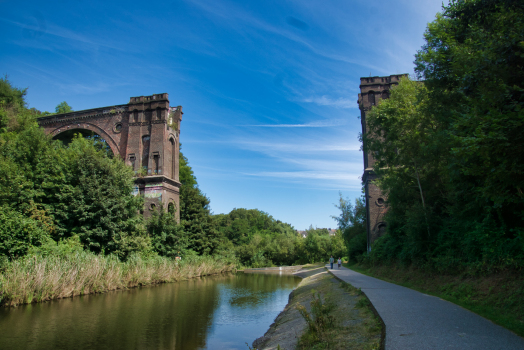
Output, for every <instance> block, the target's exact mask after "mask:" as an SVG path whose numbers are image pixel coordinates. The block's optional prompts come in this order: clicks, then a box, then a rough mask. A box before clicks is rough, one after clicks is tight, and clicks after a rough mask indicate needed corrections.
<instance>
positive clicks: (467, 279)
mask: <svg viewBox="0 0 524 350" xmlns="http://www.w3.org/2000/svg"><path fill="white" fill-rule="evenodd" d="M344 266H345V267H347V268H350V269H352V270H355V271H357V272H360V273H363V274H365V275H368V276H371V277H375V278H379V279H382V280H384V281H387V282H392V283H395V284H398V285H401V286H404V287H408V288H411V289H414V290H417V291H419V292H422V293H425V294H430V295H434V296H437V297H439V298H442V299H444V300H447V301H450V302H452V303H454V304H457V305H460V306H462V307H463V308H465V309H468V310H470V311H473V312H475V313H476V314H478V315H480V316H483V317H485V318H487V319H489V320H491V321H492V322H494V323H496V324H498V325H500V326H502V327H505V328H507V329H509V330H511V331H513V332H515V333H516V334H518V335H520V336H521V337H524V275H523V274H522V272H518V271H510V270H498V271H494V272H492V273H483V274H480V273H468V271H464V272H463V273H460V274H456V275H449V274H438V273H435V272H428V271H423V270H421V269H416V268H414V267H406V268H403V267H399V266H396V265H380V266H365V265H359V264H344Z"/></svg>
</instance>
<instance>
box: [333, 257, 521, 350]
mask: <svg viewBox="0 0 524 350" xmlns="http://www.w3.org/2000/svg"><path fill="white" fill-rule="evenodd" d="M326 267H327V268H328V269H329V264H328V265H326ZM329 272H331V273H332V274H333V275H335V276H336V277H338V278H340V279H341V280H343V281H345V282H347V283H349V284H351V285H353V286H354V287H356V288H361V290H362V291H363V292H364V293H365V294H366V295H367V297H368V298H369V300H370V301H371V303H372V304H373V306H374V307H375V309H376V310H377V312H378V313H379V315H380V317H381V318H382V320H383V321H384V323H385V324H386V350H410V349H417V350H425V349H438V350H440V349H461V350H466V349H471V350H481V349H489V350H496V349H501V350H513V349H515V350H524V338H521V337H519V336H517V335H516V334H514V333H512V332H510V331H509V330H507V329H505V328H503V327H501V326H498V325H496V324H494V323H493V322H491V321H488V320H486V319H485V318H483V317H481V316H478V315H477V314H475V313H473V312H471V311H468V310H466V309H463V308H462V307H460V306H458V305H455V304H453V303H450V302H448V301H445V300H442V299H440V298H437V297H434V296H431V295H427V294H423V293H420V292H417V291H415V290H413V289H409V288H406V287H402V286H398V285H396V284H393V283H388V282H385V281H382V280H379V279H376V278H373V277H369V276H366V275H363V274H360V273H358V272H355V271H353V270H350V269H347V268H345V267H341V268H340V270H338V269H337V267H336V264H335V268H334V269H333V270H331V269H329Z"/></svg>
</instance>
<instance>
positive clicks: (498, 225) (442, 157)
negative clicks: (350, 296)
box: [364, 0, 524, 271]
mask: <svg viewBox="0 0 524 350" xmlns="http://www.w3.org/2000/svg"><path fill="white" fill-rule="evenodd" d="M523 38H524V4H523V3H522V2H521V1H513V0H471V1H464V0H456V1H451V2H450V3H449V5H448V6H445V7H444V8H443V12H442V13H441V14H438V15H437V18H436V20H435V21H434V22H432V23H430V24H429V25H428V28H427V30H426V33H425V39H426V45H424V46H423V47H422V49H421V50H420V51H419V52H418V53H417V55H416V60H415V64H416V72H417V74H418V76H419V78H420V79H422V80H424V81H423V82H417V81H412V80H409V79H404V80H403V81H401V83H400V84H399V86H398V87H396V88H394V89H393V90H392V93H391V97H390V98H389V99H388V100H383V101H381V103H379V105H378V106H376V107H375V108H373V110H372V111H371V112H370V114H369V116H368V119H367V121H368V126H369V131H368V134H367V135H364V141H365V146H366V150H369V151H372V152H374V154H375V156H376V158H377V163H376V165H375V171H376V172H377V173H379V174H380V175H382V179H381V180H380V183H379V185H380V187H381V188H382V189H383V190H384V191H385V192H386V193H387V194H388V204H389V209H388V212H387V214H386V215H387V216H386V220H387V222H388V232H389V234H388V235H386V236H385V237H384V238H382V239H380V240H379V241H378V242H377V244H376V245H375V246H374V247H373V252H372V255H371V259H375V260H376V261H387V260H391V259H394V260H400V261H402V262H404V263H406V264H410V263H415V264H417V265H424V266H431V267H433V268H437V269H440V270H446V271H452V270H456V269H457V267H459V266H463V267H473V266H474V267H478V268H482V269H487V268H491V267H494V266H498V267H501V266H513V267H522V266H524V193H523V189H524V165H523V162H522V159H524V153H523V152H524V136H523V134H522V132H521V129H522V127H523V126H524V87H523V86H522V82H523V81H524V41H523ZM376 135H378V136H379V137H376Z"/></svg>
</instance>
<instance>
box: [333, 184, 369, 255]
mask: <svg viewBox="0 0 524 350" xmlns="http://www.w3.org/2000/svg"><path fill="white" fill-rule="evenodd" d="M335 206H336V207H337V208H338V209H339V210H340V215H339V216H338V217H335V216H332V218H333V219H335V220H336V221H337V222H338V227H339V230H340V231H341V232H342V237H343V238H344V242H345V246H346V248H347V257H348V259H350V260H353V261H354V260H356V259H357V257H359V256H360V255H362V253H365V252H366V250H367V229H366V202H365V199H364V198H363V197H361V198H356V199H355V205H354V206H353V204H352V203H351V201H350V200H349V199H348V198H344V197H343V196H342V193H340V198H339V204H338V205H335Z"/></svg>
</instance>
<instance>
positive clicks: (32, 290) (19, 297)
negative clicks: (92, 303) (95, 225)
mask: <svg viewBox="0 0 524 350" xmlns="http://www.w3.org/2000/svg"><path fill="white" fill-rule="evenodd" d="M235 267H236V262H235V261H227V260H225V259H223V258H215V257H212V256H193V257H190V258H187V259H184V260H182V261H177V262H176V263H175V262H174V261H173V260H171V259H169V258H165V257H161V256H158V255H153V256H149V257H144V256H141V255H139V254H136V253H134V254H131V255H129V256H128V258H127V259H126V261H121V260H120V259H118V257H117V256H116V255H114V254H110V255H101V254H98V255H97V254H93V253H92V252H89V251H86V250H84V249H83V247H82V244H81V243H80V241H79V240H76V239H75V238H73V239H70V240H66V241H61V242H60V243H59V244H58V245H57V244H53V243H48V244H46V245H44V246H42V247H40V248H34V249H33V251H32V252H31V254H28V255H26V256H24V257H23V258H20V259H16V260H14V261H12V262H9V263H7V264H5V266H3V269H2V274H0V286H1V288H0V303H2V304H4V305H11V306H13V305H18V304H25V303H32V302H42V301H47V300H52V299H57V298H64V297H73V296H77V295H83V294H90V293H100V292H106V291H111V290H116V289H126V288H130V287H136V286H144V285H150V284H156V283H164V282H174V281H179V280H182V279H188V278H193V277H198V276H204V275H210V274H217V273H222V272H226V271H234V270H235Z"/></svg>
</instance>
